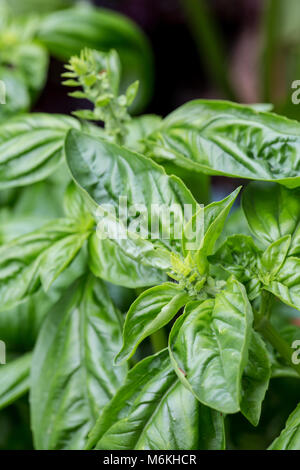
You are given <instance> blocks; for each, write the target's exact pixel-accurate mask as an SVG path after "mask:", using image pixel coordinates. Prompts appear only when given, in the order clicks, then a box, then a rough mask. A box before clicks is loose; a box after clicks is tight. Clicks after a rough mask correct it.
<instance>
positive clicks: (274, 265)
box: [260, 235, 291, 283]
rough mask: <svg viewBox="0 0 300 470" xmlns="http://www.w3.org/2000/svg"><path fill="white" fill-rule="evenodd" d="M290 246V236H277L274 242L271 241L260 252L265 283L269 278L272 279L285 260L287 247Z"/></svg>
mask: <svg viewBox="0 0 300 470" xmlns="http://www.w3.org/2000/svg"><path fill="white" fill-rule="evenodd" d="M290 246H291V236H290V235H286V236H285V237H282V238H279V240H277V241H276V242H273V243H271V245H269V246H268V248H267V249H266V250H265V251H264V253H263V254H262V257H261V260H260V264H261V272H262V275H263V276H264V278H265V279H264V280H265V283H268V282H269V280H270V279H274V278H275V277H276V274H277V273H278V271H279V270H280V268H281V266H282V265H283V263H284V261H285V260H286V257H287V254H288V251H289V248H290Z"/></svg>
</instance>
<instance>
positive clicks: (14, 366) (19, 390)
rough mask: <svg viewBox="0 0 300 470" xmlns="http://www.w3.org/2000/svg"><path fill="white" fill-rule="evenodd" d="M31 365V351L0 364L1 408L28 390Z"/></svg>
mask: <svg viewBox="0 0 300 470" xmlns="http://www.w3.org/2000/svg"><path fill="white" fill-rule="evenodd" d="M30 366H31V353H27V354H25V355H24V356H21V357H19V358H18V359H14V360H12V361H10V362H9V363H7V364H4V365H1V366H0V409H2V408H5V407H6V406H8V405H10V404H11V403H13V402H14V401H16V400H17V399H18V398H20V397H21V396H22V395H24V394H25V393H26V392H28V390H29V375H30Z"/></svg>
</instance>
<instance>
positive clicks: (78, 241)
mask: <svg viewBox="0 0 300 470" xmlns="http://www.w3.org/2000/svg"><path fill="white" fill-rule="evenodd" d="M88 236H89V232H84V233H76V234H74V235H70V236H68V237H65V238H63V239H62V240H59V241H57V242H56V243H54V244H53V245H52V246H51V247H50V248H49V249H48V250H47V251H46V253H45V254H44V255H42V258H41V264H40V268H39V275H40V279H41V282H42V285H43V288H44V289H45V290H46V291H47V290H48V289H49V287H50V286H51V284H53V282H54V281H55V279H57V277H58V276H59V275H60V273H61V272H62V271H64V270H65V269H66V268H67V267H68V266H69V264H70V263H71V262H72V261H73V259H74V258H75V256H76V255H77V253H78V252H79V250H80V249H81V248H82V246H83V244H84V242H85V240H86V239H87V238H88Z"/></svg>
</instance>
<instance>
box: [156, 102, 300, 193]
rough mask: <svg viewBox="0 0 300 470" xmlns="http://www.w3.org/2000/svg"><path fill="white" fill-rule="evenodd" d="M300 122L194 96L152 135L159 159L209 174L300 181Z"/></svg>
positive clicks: (288, 183)
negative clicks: (192, 99) (196, 98)
mask: <svg viewBox="0 0 300 470" xmlns="http://www.w3.org/2000/svg"><path fill="white" fill-rule="evenodd" d="M299 131H300V124H299V123H298V122H296V121H291V120H288V119H287V118H285V117H281V116H278V115H276V114H272V113H266V112H258V111H256V110H255V109H253V108H251V107H248V106H244V105H240V104H236V103H231V102H228V101H216V100H195V101H191V102H189V103H186V104H184V105H183V106H181V107H180V108H179V109H177V110H176V111H174V112H173V113H171V114H170V115H169V116H168V117H167V118H166V119H165V120H164V121H163V123H162V126H161V127H160V129H159V130H158V131H156V132H154V133H153V134H152V136H150V138H149V139H148V148H149V155H150V156H151V157H153V158H154V159H156V160H157V161H159V162H164V161H168V162H173V163H174V164H176V165H177V166H180V167H184V168H189V169H190V170H192V171H197V172H199V173H206V174H209V175H224V176H230V177H236V178H247V179H253V180H263V181H276V182H278V183H281V184H284V185H285V186H288V187H291V188H292V187H297V186H300V159H299V146H300V137H299Z"/></svg>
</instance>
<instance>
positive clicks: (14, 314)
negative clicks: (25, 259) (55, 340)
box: [0, 252, 86, 353]
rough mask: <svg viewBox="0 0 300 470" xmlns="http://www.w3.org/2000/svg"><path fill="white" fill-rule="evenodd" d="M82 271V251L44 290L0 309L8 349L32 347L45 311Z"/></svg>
mask: <svg viewBox="0 0 300 470" xmlns="http://www.w3.org/2000/svg"><path fill="white" fill-rule="evenodd" d="M85 271H86V260H85V257H84V253H82V252H81V253H80V255H78V256H77V257H76V258H75V260H74V261H73V262H72V264H71V265H70V266H69V267H68V269H66V270H65V271H64V272H63V273H62V274H61V275H60V276H59V278H58V279H57V280H56V281H55V282H54V283H53V284H52V286H51V288H50V289H49V290H48V292H47V293H45V292H44V291H43V289H39V290H38V291H37V292H36V293H35V294H33V295H31V296H30V297H29V298H28V299H26V300H25V301H24V302H22V303H20V304H19V305H17V306H16V307H14V308H13V309H10V310H5V311H1V314H0V332H1V333H0V336H1V340H3V341H4V342H5V344H6V348H7V350H8V351H13V352H18V353H24V352H25V351H31V350H32V349H33V347H34V345H35V342H36V339H37V336H38V333H39V330H40V328H41V325H42V323H43V320H44V318H45V316H46V314H47V313H48V311H49V310H50V308H51V307H53V305H54V304H55V303H56V302H57V301H58V300H59V298H60V297H61V295H62V293H63V292H64V291H65V290H66V289H67V288H68V287H69V286H70V285H71V284H72V283H73V282H74V281H75V280H76V279H78V278H79V277H80V276H82V274H83V273H84V272H85Z"/></svg>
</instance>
